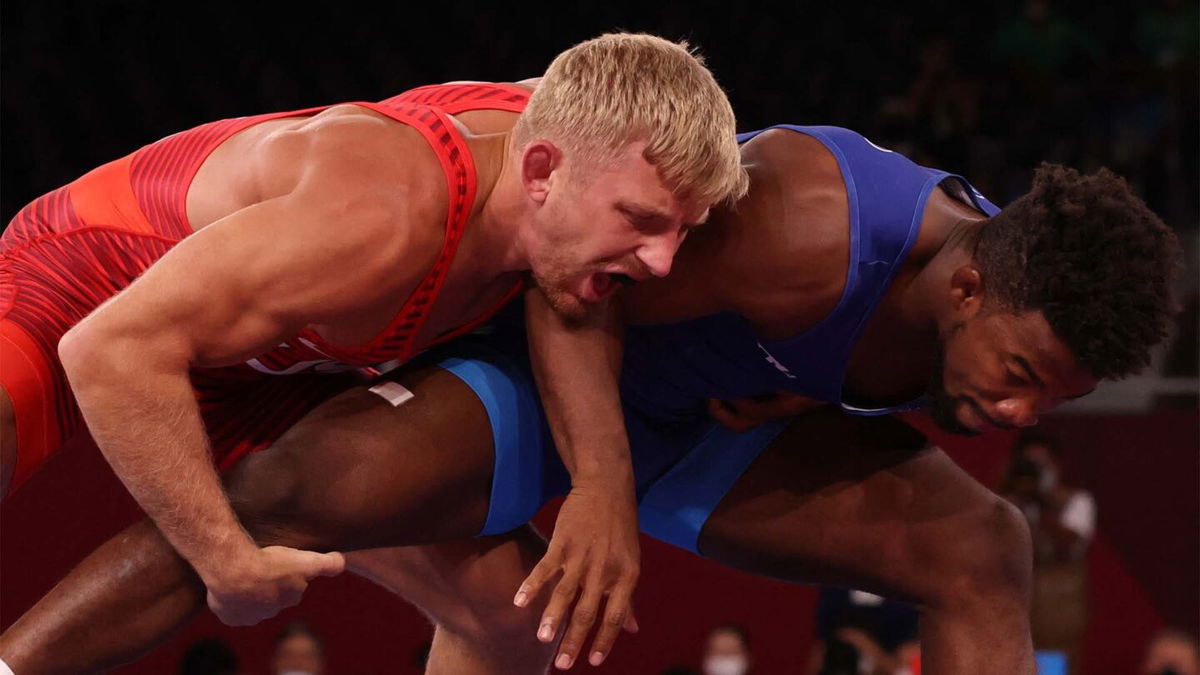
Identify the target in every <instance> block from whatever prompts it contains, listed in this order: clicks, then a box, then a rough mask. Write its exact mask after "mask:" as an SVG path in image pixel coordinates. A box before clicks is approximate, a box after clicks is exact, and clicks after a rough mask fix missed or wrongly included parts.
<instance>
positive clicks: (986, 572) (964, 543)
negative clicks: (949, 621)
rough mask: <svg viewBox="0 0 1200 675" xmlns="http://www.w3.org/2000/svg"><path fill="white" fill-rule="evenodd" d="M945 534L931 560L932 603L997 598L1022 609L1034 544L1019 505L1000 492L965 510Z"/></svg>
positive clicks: (994, 603) (1026, 603) (985, 603)
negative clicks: (962, 515)
mask: <svg viewBox="0 0 1200 675" xmlns="http://www.w3.org/2000/svg"><path fill="white" fill-rule="evenodd" d="M956 530H957V531H956V532H954V533H949V534H948V536H946V537H945V539H944V543H943V546H941V547H940V549H939V550H940V553H939V554H938V555H936V556H935V557H936V562H935V563H934V564H933V565H931V570H935V573H934V574H933V575H931V579H932V581H933V584H934V587H933V588H932V589H931V595H932V597H933V598H934V599H935V601H936V603H937V604H940V605H943V606H953V607H962V606H964V605H970V604H978V605H981V606H988V607H996V606H997V604H998V603H1002V604H1004V605H1011V606H1014V607H1016V608H1021V609H1023V610H1025V611H1027V610H1028V607H1029V597H1030V588H1031V586H1032V576H1033V544H1032V539H1031V537H1030V533H1029V525H1028V523H1027V522H1026V520H1025V516H1024V515H1023V514H1022V513H1021V511H1020V510H1019V509H1017V508H1016V507H1015V506H1013V505H1012V504H1010V503H1009V502H1007V501H1005V500H1004V499H1001V498H999V497H994V496H993V497H992V498H990V499H989V500H988V501H987V503H986V504H983V505H981V506H980V508H978V509H976V510H973V511H972V512H970V513H969V514H968V515H966V516H965V517H964V518H963V519H962V521H961V523H960V525H959V527H958V528H956Z"/></svg>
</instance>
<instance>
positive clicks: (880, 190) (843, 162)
mask: <svg viewBox="0 0 1200 675" xmlns="http://www.w3.org/2000/svg"><path fill="white" fill-rule="evenodd" d="M772 128H784V129H789V130H791V131H794V132H796V133H801V134H806V135H809V136H811V137H813V138H815V139H816V140H818V141H820V142H821V143H822V144H823V145H824V146H825V147H826V148H827V149H828V150H829V151H830V152H831V153H832V154H833V155H834V157H835V158H836V159H837V162H838V166H839V168H840V170H841V174H842V178H843V180H844V182H845V186H846V193H847V197H848V202H849V208H850V263H849V270H848V274H847V277H846V283H845V290H844V291H843V293H842V297H841V300H840V301H839V303H838V304H837V306H836V307H835V308H834V310H833V311H832V312H830V314H829V315H827V316H826V317H825V318H824V319H822V320H821V321H820V322H819V323H818V324H817V325H815V326H813V327H812V328H810V329H809V330H807V331H805V332H803V333H801V334H799V335H795V336H792V337H790V338H787V339H783V340H770V341H768V340H763V339H761V338H759V337H758V336H757V335H755V333H754V331H753V329H752V327H751V326H750V324H749V322H747V321H746V320H745V319H744V318H743V317H742V316H740V315H738V314H734V313H722V314H715V315H711V316H706V317H702V318H699V319H695V320H691V321H685V322H682V323H678V324H671V325H665V326H637V327H630V328H629V329H628V331H627V334H626V340H625V366H624V369H623V371H622V377H621V396H622V401H623V403H624V407H625V417H626V425H627V427H628V431H629V440H630V445H631V450H632V458H633V465H634V474H635V477H636V481H637V495H638V500H639V518H640V522H641V527H642V530H643V531H645V532H646V533H647V534H650V535H651V536H654V537H656V538H658V539H662V540H664V541H667V542H670V543H673V544H676V545H678V546H681V547H683V548H686V549H689V550H692V551H696V542H697V540H698V537H699V534H700V530H701V528H702V527H703V526H704V523H705V521H706V520H707V519H708V516H709V515H710V514H711V513H712V511H713V509H714V508H716V506H717V503H718V502H720V500H721V498H723V497H724V496H725V494H726V493H727V492H728V491H729V489H730V488H731V487H732V486H733V484H734V483H735V482H736V481H737V479H738V478H739V477H740V476H741V475H742V473H743V472H744V471H745V470H746V468H747V467H748V466H749V465H750V462H752V461H753V460H754V458H755V457H757V456H758V454H759V453H760V452H762V450H763V449H765V448H766V447H767V445H769V444H770V442H771V441H772V440H773V439H774V438H775V437H776V436H777V435H778V434H779V433H780V432H781V431H782V430H783V429H784V427H786V426H787V420H776V421H773V422H769V423H766V424H763V425H761V426H759V427H756V428H755V429H752V430H750V431H748V432H746V433H742V434H737V433H734V432H732V431H729V430H728V429H726V428H725V427H723V426H721V425H720V424H719V423H717V422H716V421H714V420H713V419H712V418H711V417H709V416H708V415H707V412H706V402H707V400H708V399H710V398H717V399H726V400H728V399H737V398H746V397H750V396H757V395H762V394H769V393H773V392H775V391H778V390H789V391H793V392H796V393H798V394H802V395H804V396H808V397H810V398H815V399H819V400H823V401H826V402H829V403H835V404H837V405H839V406H841V407H842V409H843V410H844V411H846V412H848V413H851V414H857V415H881V414H887V413H891V412H895V411H897V410H903V409H909V408H913V407H916V406H918V405H919V404H920V401H913V402H911V403H909V404H907V405H904V406H898V407H895V408H884V409H863V408H856V407H853V406H851V405H849V404H847V403H846V402H845V401H844V400H843V398H842V382H843V379H844V377H845V372H846V367H847V364H848V362H849V360H850V354H851V352H852V351H853V349H854V346H855V344H856V343H857V341H858V338H859V335H860V333H861V332H862V329H863V327H864V325H865V324H866V321H867V319H868V318H869V317H870V316H871V313H872V312H873V311H874V309H875V306H876V305H877V303H878V302H879V301H880V299H881V298H882V297H883V295H884V293H885V292H886V291H887V288H888V286H889V284H890V283H891V280H892V277H893V276H894V275H895V273H896V272H897V271H898V270H899V269H900V266H901V264H902V263H903V261H904V259H905V257H906V256H907V255H908V252H909V250H910V249H911V247H912V245H913V243H914V242H915V241H916V238H917V234H918V231H919V229H920V225H921V217H922V214H923V213H924V210H925V203H926V201H927V200H928V198H929V195H930V193H931V192H932V191H933V189H934V188H935V187H938V186H941V187H942V189H943V190H944V191H946V193H947V194H949V195H950V196H952V197H955V198H957V199H959V200H960V201H962V202H963V203H965V204H969V205H972V206H974V208H976V209H978V210H980V211H982V212H983V213H985V214H987V215H988V216H992V215H995V214H996V213H997V212H999V208H997V207H996V206H995V205H993V204H992V203H991V202H989V201H987V200H986V199H984V198H983V196H982V195H981V194H979V192H978V191H976V190H975V189H974V188H973V187H971V185H970V184H969V183H967V181H966V180H965V179H963V178H962V177H960V176H955V175H952V174H948V173H946V172H944V171H937V170H934V169H928V168H925V167H922V166H918V165H917V164H915V163H913V162H912V161H910V160H908V159H907V158H905V157H903V156H901V155H898V154H896V153H894V152H891V151H889V150H885V149H883V148H880V147H879V146H877V145H874V144H873V143H871V142H870V141H868V140H867V139H866V138H864V137H862V136H861V135H859V134H857V133H855V132H853V131H850V130H848V129H842V128H839V127H799V126H792V125H780V126H779V127H772ZM762 131H766V129H764V130H762ZM762 131H755V132H751V133H748V134H742V135H741V136H739V141H740V142H743V143H744V142H746V141H748V140H750V139H751V138H754V137H755V136H757V135H758V134H760V133H762ZM797 264H803V261H797ZM499 331H500V333H501V334H497V335H491V336H488V337H487V338H486V339H481V340H479V341H477V342H476V343H470V344H466V343H465V344H464V345H463V346H462V347H454V348H452V353H456V354H457V356H456V357H453V358H448V359H446V360H444V361H442V362H441V363H440V364H439V365H441V366H442V367H443V368H445V369H447V370H449V371H451V372H452V373H454V374H455V375H457V376H458V377H460V378H461V379H462V380H463V381H464V382H466V383H467V384H468V385H469V386H470V387H471V388H472V389H473V390H474V391H475V393H476V395H478V396H479V398H480V399H481V400H482V401H483V403H484V406H485V407H486V408H487V411H488V416H489V417H490V419H491V425H492V432H493V438H494V442H495V446H496V448H495V450H496V469H495V475H494V478H493V481H492V499H491V509H490V511H489V514H488V520H487V523H486V524H485V526H484V529H483V531H482V532H481V534H496V533H500V532H505V531H508V530H511V529H513V528H515V527H518V526H519V525H521V524H523V523H525V522H527V521H528V520H529V519H530V518H532V517H533V515H534V514H535V513H536V512H537V510H538V509H539V508H540V507H541V506H542V505H543V504H544V503H545V502H546V501H548V500H549V499H551V498H552V497H555V496H558V495H563V494H566V492H567V491H568V490H569V488H570V476H569V475H568V473H567V471H566V469H565V468H564V467H563V465H562V462H561V460H560V459H559V456H558V453H557V451H556V450H555V448H554V446H553V443H552V441H551V440H550V435H549V431H548V429H547V428H546V425H545V422H544V420H543V418H542V412H541V408H540V402H539V399H538V394H537V389H536V387H535V386H534V384H533V381H532V378H531V377H530V375H529V366H528V363H527V357H526V351H525V345H524V342H523V340H522V339H521V337H520V336H519V331H511V330H508V329H505V328H500V329H499ZM503 333H508V335H504V334H503ZM497 345H500V347H499V349H498V348H497Z"/></svg>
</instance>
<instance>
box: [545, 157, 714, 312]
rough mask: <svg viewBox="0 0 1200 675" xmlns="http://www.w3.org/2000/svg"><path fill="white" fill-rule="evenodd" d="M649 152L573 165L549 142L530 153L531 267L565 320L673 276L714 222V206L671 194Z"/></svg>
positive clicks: (568, 158)
mask: <svg viewBox="0 0 1200 675" xmlns="http://www.w3.org/2000/svg"><path fill="white" fill-rule="evenodd" d="M539 144H540V145H543V146H546V147H537V146H539ZM644 149H645V144H644V143H641V142H638V143H631V144H629V145H628V146H626V147H625V148H624V149H623V150H622V151H621V152H619V153H618V154H617V155H616V156H615V157H613V158H612V159H608V160H605V161H596V162H590V163H574V164H573V163H572V161H571V158H570V157H569V156H564V155H563V153H562V152H561V151H560V150H558V149H557V148H555V147H553V146H552V145H550V144H549V143H533V144H531V147H530V148H528V149H526V154H525V162H526V165H525V173H526V187H527V190H528V189H529V187H530V181H529V176H530V174H531V173H532V174H533V175H534V176H535V177H536V180H535V181H533V183H534V188H535V192H532V193H531V196H533V197H535V200H536V201H537V202H538V208H537V209H536V211H535V215H534V218H533V223H532V230H531V235H530V238H529V241H530V244H529V247H528V253H529V262H530V267H531V269H532V271H533V277H534V279H535V280H536V282H537V284H538V286H539V288H541V289H542V291H543V292H544V293H545V294H546V297H547V298H549V300H550V302H551V304H552V305H553V306H554V307H555V309H556V310H558V311H559V312H561V313H563V314H565V315H568V316H580V315H582V314H583V313H584V312H586V311H587V309H588V307H589V306H591V305H594V304H595V303H598V302H600V301H601V300H603V299H604V298H606V297H608V296H609V295H611V294H612V293H614V292H615V291H616V290H617V289H619V288H620V287H621V286H622V285H623V284H631V283H635V282H637V281H641V280H643V279H647V278H650V277H652V276H654V277H662V276H666V275H667V273H668V272H670V271H671V262H672V260H673V258H674V257H675V252H676V251H677V250H678V249H679V245H680V244H681V243H683V239H684V237H685V236H686V235H687V232H688V230H689V229H690V228H693V227H697V226H698V225H699V224H700V223H701V222H703V221H704V219H705V218H707V215H708V208H709V205H708V204H700V203H696V202H694V201H689V200H687V199H683V198H680V197H678V196H677V195H675V194H673V193H672V192H671V191H670V190H669V189H667V187H666V185H664V184H663V182H662V180H661V178H659V176H658V172H657V171H656V170H655V168H654V166H653V165H651V164H650V163H649V162H647V161H646V160H645V158H644V157H643V156H642V154H643V151H644ZM531 154H532V155H533V156H532V157H531Z"/></svg>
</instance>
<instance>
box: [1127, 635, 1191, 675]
mask: <svg viewBox="0 0 1200 675" xmlns="http://www.w3.org/2000/svg"><path fill="white" fill-rule="evenodd" d="M1138 672H1139V673H1140V674H1141V675H1200V645H1197V644H1196V639H1195V638H1193V637H1192V636H1191V635H1188V634H1187V633H1185V632H1183V631H1181V630H1178V629H1175V628H1166V629H1164V630H1162V631H1159V633H1158V635H1155V636H1154V639H1153V640H1151V641H1150V644H1149V645H1147V646H1146V656H1145V658H1143V659H1142V668H1141V670H1139V671H1138Z"/></svg>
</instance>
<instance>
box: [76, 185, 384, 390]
mask: <svg viewBox="0 0 1200 675" xmlns="http://www.w3.org/2000/svg"><path fill="white" fill-rule="evenodd" d="M337 215H338V214H330V213H329V212H328V211H326V210H325V209H319V208H314V205H312V204H311V203H308V202H307V201H306V200H304V199H302V198H299V197H297V196H296V195H287V196H284V197H279V198H276V199H272V200H268V201H265V202H262V203H259V204H255V205H253V206H250V207H247V208H244V209H242V210H240V211H237V212H236V213H234V214H232V215H230V216H228V217H226V218H224V219H222V220H220V221H217V222H215V223H213V224H211V225H209V226H208V227H206V228H204V229H203V230H201V231H200V232H197V233H196V234H194V235H192V236H190V237H188V238H186V239H185V240H183V241H182V242H180V243H179V244H178V245H177V246H175V247H174V248H173V249H172V250H171V251H169V252H168V253H167V254H166V255H164V256H163V257H162V258H161V259H160V260H159V261H157V262H156V263H155V264H154V265H153V266H151V267H150V269H148V270H147V271H146V273H145V274H143V275H142V276H141V277H140V278H139V279H138V280H137V281H135V282H134V283H133V284H131V285H130V286H129V287H128V288H127V289H126V290H125V291H124V292H122V293H120V294H119V295H117V296H116V297H114V298H113V299H112V300H111V301H110V302H109V303H108V304H106V305H105V306H103V307H102V308H101V309H100V310H99V311H97V312H96V313H95V314H94V315H93V316H92V317H89V319H88V320H87V322H90V323H92V324H94V325H95V327H96V328H97V329H99V330H102V331H103V333H102V335H103V337H104V339H114V338H126V339H134V340H137V341H138V342H139V344H141V345H144V346H145V348H150V347H151V346H152V345H157V346H159V347H161V348H162V349H164V350H167V351H170V352H171V353H173V354H176V355H178V356H179V357H180V358H186V359H187V361H188V363H189V364H191V365H205V366H218V365H228V364H231V363H236V362H238V361H241V360H244V359H245V358H248V357H250V356H253V355H255V354H258V353H261V352H262V351H264V350H266V349H269V348H271V347H273V346H275V344H277V343H278V341H279V340H280V339H282V338H285V337H287V336H289V335H292V334H294V333H296V332H298V331H299V330H300V329H302V328H303V327H304V326H305V325H306V324H308V323H320V322H323V321H328V320H330V319H331V318H335V317H337V316H339V315H344V314H345V313H347V312H350V311H353V309H354V306H355V305H356V304H358V303H362V302H364V301H366V302H369V301H370V300H371V299H372V297H373V295H374V293H376V292H378V290H379V289H380V286H381V285H380V284H379V280H378V279H376V278H375V275H374V274H373V270H374V268H376V267H378V265H374V264H372V261H371V260H366V259H362V258H364V257H372V256H373V257H376V258H377V257H379V255H380V250H379V248H378V247H377V248H375V249H374V250H372V248H371V247H369V246H366V245H365V242H364V241H362V240H363V239H365V238H366V237H365V235H367V234H369V233H368V232H361V231H358V230H360V229H369V228H370V225H369V223H368V222H365V219H360V220H359V222H357V223H354V222H346V223H343V224H341V226H340V227H339V226H338V225H339V224H338V223H335V222H326V221H328V220H332V219H335V218H337ZM341 216H342V218H344V219H345V220H347V221H352V220H354V219H355V214H354V213H352V212H350V211H347V212H345V213H343V214H341ZM359 226H361V227H359ZM331 232H337V233H338V236H336V237H334V236H329V233H331Z"/></svg>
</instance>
